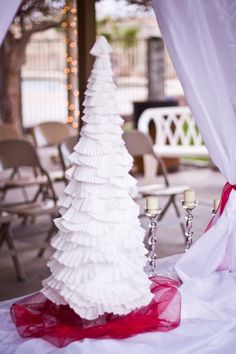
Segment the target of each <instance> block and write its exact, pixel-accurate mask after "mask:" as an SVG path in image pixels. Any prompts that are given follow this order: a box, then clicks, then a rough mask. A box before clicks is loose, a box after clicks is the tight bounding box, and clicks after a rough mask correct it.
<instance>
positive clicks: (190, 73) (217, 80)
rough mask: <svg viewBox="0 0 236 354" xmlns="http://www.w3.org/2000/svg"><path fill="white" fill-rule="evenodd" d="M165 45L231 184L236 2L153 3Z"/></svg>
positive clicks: (235, 142) (235, 163) (234, 173)
mask: <svg viewBox="0 0 236 354" xmlns="http://www.w3.org/2000/svg"><path fill="white" fill-rule="evenodd" d="M153 7H154V10H155V12H156V16H157V20H158V24H159V26H160V29H161V32H162V35H163V38H164V41H165V44H166V46H167V49H168V51H169V53H170V56H171V58H172V61H173V63H174V66H175V69H176V72H177V74H178V77H179V79H180V81H181V83H182V86H183V89H184V92H185V96H186V98H187V101H188V104H189V106H190V108H191V110H192V113H193V115H194V118H195V120H196V122H197V125H198V127H199V129H200V131H201V134H202V136H203V139H204V141H205V144H206V146H207V148H208V151H209V154H210V156H211V158H212V160H213V161H214V162H215V164H216V165H217V166H218V167H219V169H220V171H221V172H222V174H223V175H224V177H225V178H226V179H227V180H228V181H229V182H230V183H231V184H235V183H236V156H235V153H236V86H235V85H236V84H235V83H236V35H235V33H236V2H235V1H232V0H211V1H206V0H198V1H196V0H153Z"/></svg>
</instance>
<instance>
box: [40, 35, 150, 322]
mask: <svg viewBox="0 0 236 354" xmlns="http://www.w3.org/2000/svg"><path fill="white" fill-rule="evenodd" d="M110 52H111V47H110V46H109V44H108V43H107V41H106V39H105V38H104V37H99V39H98V40H97V42H96V43H95V45H94V47H93V48H92V50H91V52H90V53H91V54H92V55H94V56H95V57H96V60H95V63H94V66H93V70H92V74H91V77H90V78H89V80H88V85H87V91H86V98H85V101H84V106H85V109H84V116H83V117H82V119H83V121H84V126H83V128H82V130H81V136H80V139H79V142H78V144H77V145H76V146H75V148H74V152H73V153H72V155H71V161H72V163H73V164H74V165H73V167H72V168H71V169H70V170H68V173H67V176H68V178H69V180H70V182H69V184H68V185H67V187H66V188H65V195H64V197H63V199H62V201H61V203H62V208H61V210H60V212H61V217H60V218H58V219H56V221H55V222H56V225H57V227H58V229H59V232H58V234H57V235H56V236H55V237H54V238H53V240H52V246H53V247H54V248H55V249H56V251H55V252H54V254H53V256H52V257H51V259H50V260H49V262H48V265H49V267H50V269H51V273H52V274H51V276H50V277H49V278H47V279H45V280H44V281H43V289H42V292H43V293H44V294H45V296H46V297H48V298H49V299H50V300H51V301H53V302H54V303H56V304H68V305H69V306H70V307H71V308H72V309H73V310H74V311H75V312H76V313H77V314H79V315H80V316H81V317H83V318H86V319H95V318H97V317H98V316H99V315H102V314H103V313H105V312H108V313H114V314H119V315H123V314H127V313H129V312H130V311H132V310H134V309H135V308H138V307H141V306H144V305H147V304H148V303H149V302H150V301H151V298H152V295H151V293H150V289H149V287H150V281H149V279H148V277H147V275H146V274H145V273H144V271H143V267H144V264H145V261H146V260H145V256H144V253H145V248H144V245H143V237H144V230H143V229H142V228H141V226H140V223H139V220H138V214H139V208H138V206H137V205H136V204H135V203H134V201H133V200H132V198H131V196H130V194H129V192H130V189H131V188H132V187H134V186H135V185H136V180H135V179H134V178H133V177H131V176H130V175H129V173H128V172H129V170H130V169H131V167H132V157H131V156H130V155H129V153H128V151H127V149H126V148H125V146H124V141H123V139H122V129H121V125H122V122H123V121H122V119H121V118H120V116H119V115H118V105H117V100H116V97H115V96H116V92H115V90H116V86H115V85H114V82H113V80H112V68H111V62H110Z"/></svg>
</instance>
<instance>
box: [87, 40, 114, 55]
mask: <svg viewBox="0 0 236 354" xmlns="http://www.w3.org/2000/svg"><path fill="white" fill-rule="evenodd" d="M110 53H112V48H111V46H110V44H109V43H108V41H107V40H106V38H105V37H104V36H99V37H98V39H97V40H96V42H95V44H94V46H93V47H92V49H91V50H90V54H92V55H94V56H95V57H97V56H102V55H108V54H110Z"/></svg>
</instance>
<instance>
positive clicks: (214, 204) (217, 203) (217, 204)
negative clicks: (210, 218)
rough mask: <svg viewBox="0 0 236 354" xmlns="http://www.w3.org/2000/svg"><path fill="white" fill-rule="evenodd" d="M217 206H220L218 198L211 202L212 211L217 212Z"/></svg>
mask: <svg viewBox="0 0 236 354" xmlns="http://www.w3.org/2000/svg"><path fill="white" fill-rule="evenodd" d="M219 204H220V199H219V198H218V199H214V200H213V209H214V210H215V211H216V210H217V208H218V206H219Z"/></svg>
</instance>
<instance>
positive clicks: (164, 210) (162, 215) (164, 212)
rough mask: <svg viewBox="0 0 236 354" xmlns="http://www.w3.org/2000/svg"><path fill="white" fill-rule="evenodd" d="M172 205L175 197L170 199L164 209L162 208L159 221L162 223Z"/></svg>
mask: <svg viewBox="0 0 236 354" xmlns="http://www.w3.org/2000/svg"><path fill="white" fill-rule="evenodd" d="M171 203H173V196H170V197H169V200H168V201H167V203H166V204H165V206H164V208H162V211H161V214H160V215H159V216H158V219H157V220H158V221H161V220H162V219H163V217H164V216H165V214H166V212H167V210H168V209H169V207H170V205H171Z"/></svg>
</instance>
